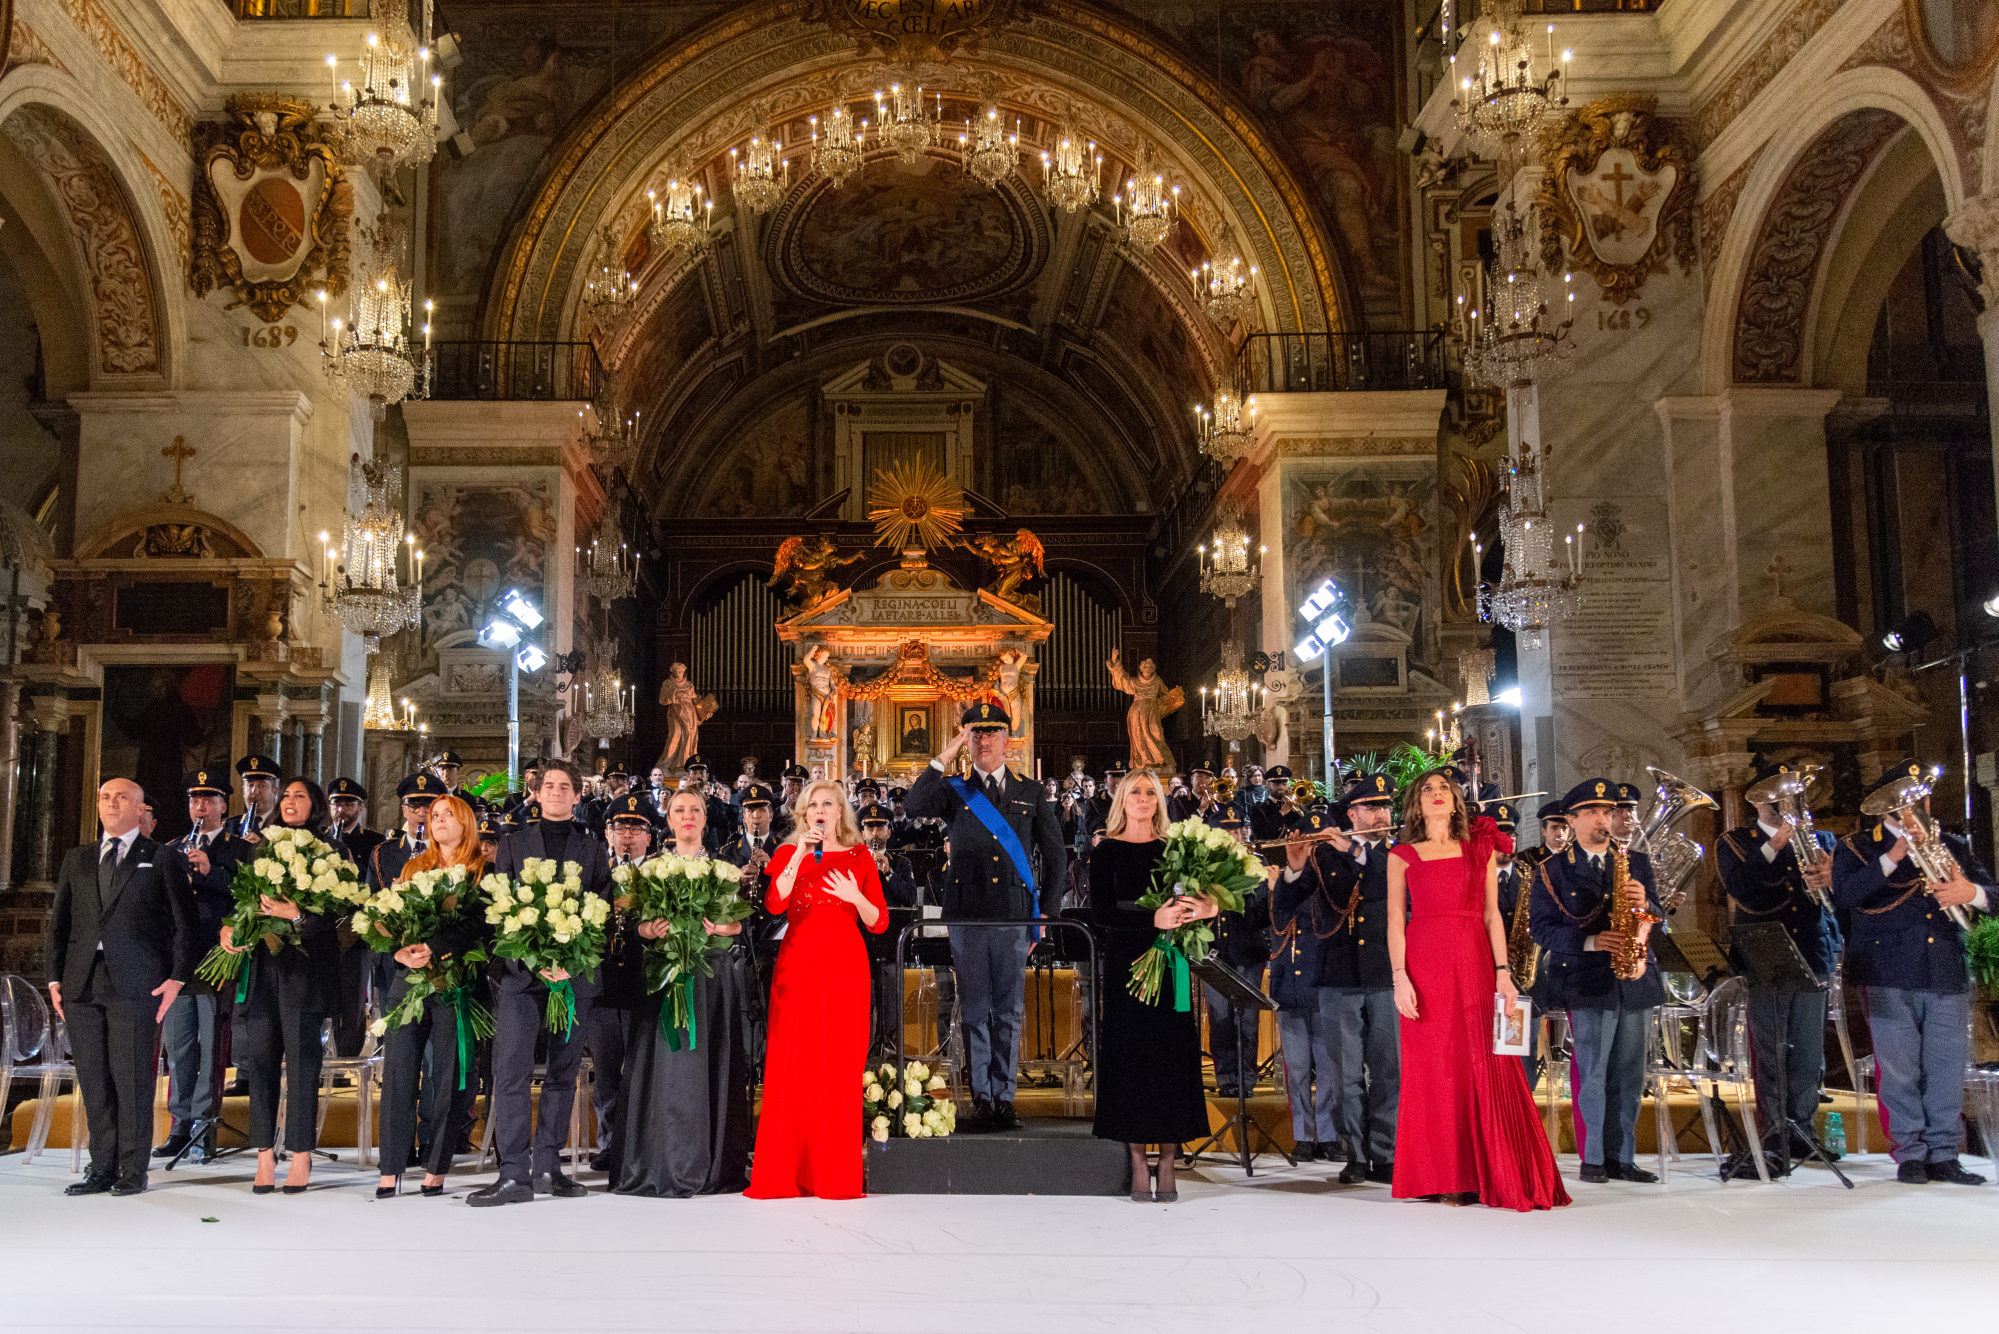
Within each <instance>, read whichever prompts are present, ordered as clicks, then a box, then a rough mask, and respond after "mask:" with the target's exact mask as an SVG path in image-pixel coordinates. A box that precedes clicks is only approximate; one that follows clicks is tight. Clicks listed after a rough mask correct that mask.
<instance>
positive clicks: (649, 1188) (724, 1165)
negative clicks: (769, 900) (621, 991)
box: [610, 936, 756, 1199]
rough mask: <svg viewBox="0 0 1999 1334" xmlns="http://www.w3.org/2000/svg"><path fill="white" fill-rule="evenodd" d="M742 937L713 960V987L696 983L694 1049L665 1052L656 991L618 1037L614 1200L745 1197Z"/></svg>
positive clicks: (749, 1141)
mask: <svg viewBox="0 0 1999 1334" xmlns="http://www.w3.org/2000/svg"><path fill="white" fill-rule="evenodd" d="M743 939H744V937H742V936H737V937H736V943H735V944H733V945H732V946H730V948H729V949H728V950H726V951H724V952H723V953H720V954H717V955H714V956H712V962H713V963H714V966H715V975H714V976H713V977H704V978H699V979H696V981H695V983H694V1005H693V1018H694V1020H695V1033H694V1037H695V1045H694V1046H693V1047H692V1048H686V1047H683V1048H682V1050H680V1051H673V1050H671V1049H670V1048H669V1047H668V1046H667V1043H666V1038H665V1037H664V1036H663V1035H661V1033H660V1031H659V1015H660V1009H661V1007H663V1006H664V1005H665V1004H666V998H667V992H668V991H669V990H671V988H663V989H661V990H659V991H656V992H654V993H652V994H651V995H649V996H646V997H644V998H643V999H642V1000H641V1001H640V1002H639V1003H638V1004H637V1005H636V1006H635V1007H633V1009H632V1027H631V1031H630V1032H629V1033H627V1034H626V1035H625V1040H626V1046H625V1086H624V1092H623V1095H622V1096H621V1097H620V1098H619V1100H618V1117H617V1128H616V1129H615V1130H614V1131H613V1132H612V1136H611V1173H610V1176H611V1191H612V1193H613V1194H616V1195H649V1196H654V1197H667V1198H675V1199H685V1198H687V1197H688V1196H691V1195H722V1194H729V1193H731V1192H735V1191H741V1190H746V1189H748V1188H749V1184H750V1148H751V1146H752V1145H753V1144H754V1143H755V1141H756V1133H755V1129H754V1127H753V1126H752V1124H751V1120H750V1058H749V1045H748V1037H749V1035H748V1025H747V1022H746V1015H745V1013H744V1005H745V1003H746V1001H747V999H748V997H749V994H750V987H751V982H750V964H749V951H748V949H747V948H746V947H745V946H744V945H743V943H742V941H743Z"/></svg>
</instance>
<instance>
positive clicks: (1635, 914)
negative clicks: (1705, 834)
mask: <svg viewBox="0 0 1999 1334" xmlns="http://www.w3.org/2000/svg"><path fill="white" fill-rule="evenodd" d="M1655 772H1656V771H1655ZM1675 781H1676V782H1677V781H1678V780H1677V779H1676V780H1675ZM1710 804H1712V803H1710ZM1633 841H1634V842H1635V841H1636V840H1633ZM1694 846H1696V847H1699V846H1700V845H1699V844H1695V845H1694ZM1610 872H1611V873H1610V895H1609V904H1610V924H1609V925H1608V926H1606V927H1604V929H1603V930H1602V932H1600V933H1599V935H1598V941H1599V943H1601V944H1602V946H1603V948H1604V949H1605V950H1607V951H1609V953H1610V971H1611V973H1612V975H1614V976H1616V977H1619V978H1622V979H1624V980H1625V981H1627V982H1629V981H1632V980H1633V979H1635V978H1640V977H1643V976H1644V975H1645V941H1646V938H1647V937H1648V936H1650V935H1651V934H1652V928H1653V927H1655V926H1657V925H1658V924H1659V922H1660V920H1661V919H1660V918H1659V917H1658V915H1657V914H1655V913H1653V912H1652V910H1651V909H1649V908H1647V907H1646V906H1645V903H1644V900H1642V899H1641V900H1639V901H1638V902H1637V903H1631V902H1628V901H1627V900H1628V898H1629V895H1630V889H1631V853H1630V851H1629V849H1628V848H1627V847H1626V845H1624V844H1622V843H1619V842H1618V841H1617V840H1616V839H1612V840H1611V841H1610ZM1641 889H1642V887H1641ZM1515 985H1516V986H1517V985H1518V981H1517V980H1516V982H1515Z"/></svg>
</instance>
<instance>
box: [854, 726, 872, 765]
mask: <svg viewBox="0 0 1999 1334" xmlns="http://www.w3.org/2000/svg"><path fill="white" fill-rule="evenodd" d="M853 738H854V771H855V772H856V773H858V774H860V776H861V777H863V778H866V777H867V776H868V770H869V769H870V768H871V767H873V764H874V758H875V725H874V724H873V723H862V724H861V725H860V726H859V727H856V728H855V729H854V733H853Z"/></svg>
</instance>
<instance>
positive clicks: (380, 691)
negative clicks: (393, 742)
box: [361, 653, 416, 732]
mask: <svg viewBox="0 0 1999 1334" xmlns="http://www.w3.org/2000/svg"><path fill="white" fill-rule="evenodd" d="M415 716H416V715H415V712H414V711H413V710H406V711H405V712H404V713H402V714H398V713H397V712H396V706H395V703H394V701H392V700H391V699H390V698H389V655H388V654H386V653H384V654H381V655H379V656H378V657H376V658H375V660H374V662H373V663H372V664H370V666H369V668H368V700H367V702H366V703H365V704H363V705H362V706H361V726H362V727H364V728H366V729H368V730H369V731H371V732H408V731H412V730H414V728H415V726H416V724H415V721H414V720H415Z"/></svg>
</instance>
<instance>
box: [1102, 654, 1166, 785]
mask: <svg viewBox="0 0 1999 1334" xmlns="http://www.w3.org/2000/svg"><path fill="white" fill-rule="evenodd" d="M1104 666H1106V667H1108V668H1110V672H1111V684H1112V685H1114V686H1116V687H1117V688H1118V689H1119V690H1122V691H1124V693H1125V694H1127V695H1130V696H1131V707H1130V708H1128V709H1126V710H1125V712H1124V724H1125V730H1126V731H1128V732H1130V733H1131V767H1132V768H1134V769H1138V768H1158V769H1163V770H1165V771H1166V772H1167V773H1171V772H1172V771H1173V756H1172V753H1171V752H1170V751H1168V750H1167V749H1166V729H1165V727H1163V726H1162V725H1161V723H1162V721H1163V720H1164V719H1165V717H1166V715H1167V714H1169V713H1171V712H1173V711H1174V710H1175V709H1177V708H1179V707H1180V706H1181V705H1182V704H1185V703H1186V702H1187V696H1186V695H1185V693H1184V692H1182V691H1181V689H1180V687H1178V686H1174V687H1173V688H1172V689H1171V690H1168V689H1167V688H1166V682H1164V681H1162V680H1160V678H1159V668H1158V666H1157V664H1155V663H1154V662H1153V661H1152V659H1150V658H1147V659H1145V661H1143V662H1141V663H1139V664H1138V675H1136V676H1132V675H1130V674H1129V673H1127V672H1126V671H1125V670H1124V664H1123V663H1122V662H1120V661H1119V660H1118V652H1117V650H1116V649H1112V650H1111V656H1110V661H1108V662H1106V663H1105V664H1104Z"/></svg>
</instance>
